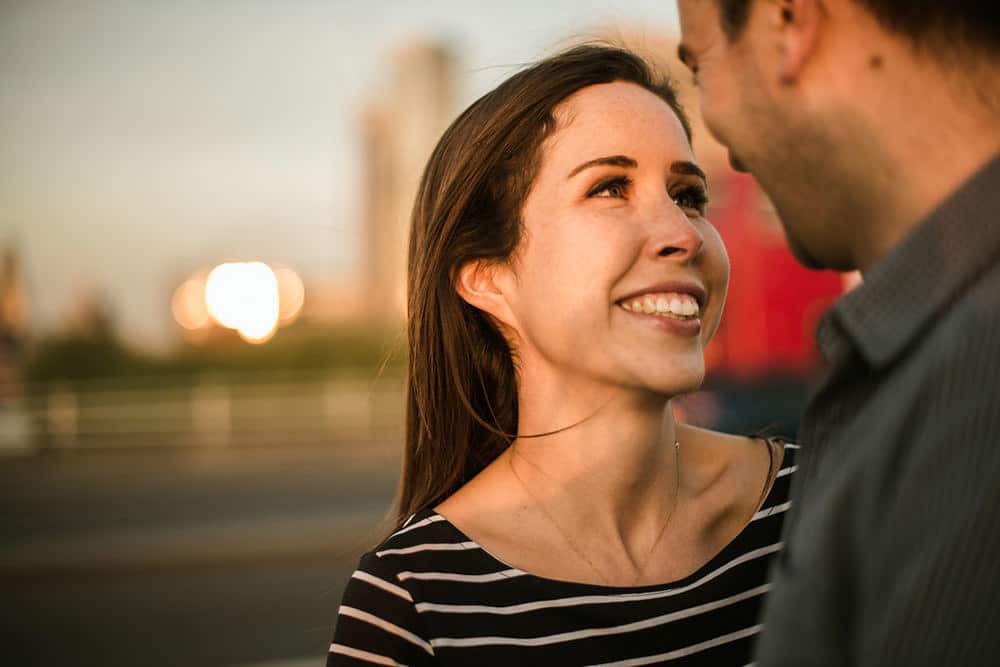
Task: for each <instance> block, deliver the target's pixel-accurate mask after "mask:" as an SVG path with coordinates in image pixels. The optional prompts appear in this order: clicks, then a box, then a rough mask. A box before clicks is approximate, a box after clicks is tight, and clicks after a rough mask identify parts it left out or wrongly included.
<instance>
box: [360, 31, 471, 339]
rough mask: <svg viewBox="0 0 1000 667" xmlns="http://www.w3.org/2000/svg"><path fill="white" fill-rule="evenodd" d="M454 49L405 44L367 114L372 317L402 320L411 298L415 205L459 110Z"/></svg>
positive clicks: (367, 259)
mask: <svg viewBox="0 0 1000 667" xmlns="http://www.w3.org/2000/svg"><path fill="white" fill-rule="evenodd" d="M453 70H454V56H453V54H452V52H451V50H450V49H449V48H448V47H446V46H445V45H444V44H441V43H428V42H418V43H412V44H409V45H407V46H405V47H403V48H401V49H399V50H398V51H397V52H396V53H395V54H394V57H393V60H392V74H391V78H390V81H389V85H388V86H387V87H386V88H385V89H384V90H383V91H381V94H380V95H379V96H378V97H377V98H376V99H375V100H374V101H373V102H372V103H371V105H370V106H369V108H368V109H367V111H366V112H365V114H364V117H363V126H364V127H363V131H364V143H365V146H364V152H365V160H366V164H365V173H366V176H365V185H364V188H365V192H364V223H363V224H364V229H365V250H364V253H365V264H364V272H365V273H364V278H363V282H364V284H365V290H364V293H365V295H366V300H367V302H366V305H367V310H368V315H369V317H372V318H374V319H378V320H399V319H401V318H402V317H403V315H404V313H405V306H406V244H407V236H408V232H409V220H410V211H411V209H412V207H413V201H414V199H415V198H416V193H417V186H418V184H419V181H420V176H421V174H422V173H423V168H424V165H425V164H426V162H427V159H428V158H429V157H430V154H431V151H432V150H433V149H434V145H435V144H436V143H437V140H438V138H439V137H440V136H441V133H442V132H443V131H444V129H445V128H446V127H447V125H448V122H449V121H450V120H451V117H452V113H453V111H454V103H453V98H454V93H453V89H454V71H453Z"/></svg>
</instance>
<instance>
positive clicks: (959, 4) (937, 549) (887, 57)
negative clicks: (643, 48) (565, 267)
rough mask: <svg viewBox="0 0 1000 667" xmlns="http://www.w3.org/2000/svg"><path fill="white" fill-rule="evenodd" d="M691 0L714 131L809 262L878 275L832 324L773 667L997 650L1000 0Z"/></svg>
mask: <svg viewBox="0 0 1000 667" xmlns="http://www.w3.org/2000/svg"><path fill="white" fill-rule="evenodd" d="M679 6H680V17H681V31H682V35H683V41H682V44H681V47H680V55H681V58H682V60H683V61H684V62H685V63H686V64H687V65H688V67H689V68H690V69H691V70H692V71H693V72H694V74H695V77H696V80H697V82H698V85H699V87H700V89H701V94H702V111H703V113H704V116H705V121H706V123H707V125H708V127H709V129H710V131H711V132H712V133H713V134H714V135H715V136H716V137H717V138H718V139H719V140H720V141H722V143H723V144H725V145H726V146H727V147H728V149H729V151H730V156H731V160H732V162H733V164H734V166H737V168H744V169H746V170H748V171H750V172H752V173H753V174H754V175H755V176H756V178H757V179H758V181H759V182H760V183H761V185H762V186H763V188H764V189H765V190H766V191H767V192H768V194H769V195H770V196H771V199H772V201H773V202H774V205H775V208H776V209H777V211H778V214H779V216H780V218H781V220H782V223H783V225H784V227H785V231H786V234H787V237H788V241H789V244H790V246H791V247H792V250H793V252H794V253H795V255H796V256H797V257H798V258H799V259H800V260H801V261H802V262H803V263H804V264H806V265H808V266H810V267H815V268H829V269H835V270H840V271H849V270H854V269H858V270H860V271H861V272H862V274H863V276H864V282H863V284H862V285H861V286H860V287H858V288H857V289H856V290H854V291H853V292H851V293H849V294H847V295H846V296H844V297H843V298H841V300H840V301H839V302H838V303H837V304H836V305H835V306H834V307H833V308H832V309H831V311H830V312H829V313H827V315H826V316H825V317H824V319H823V321H822V323H821V325H820V327H819V330H818V333H817V336H818V342H819V345H820V348H821V350H822V352H823V354H824V356H825V358H826V359H827V361H828V370H827V372H826V375H825V377H824V379H823V381H822V383H821V384H820V386H819V388H818V390H817V391H816V393H815V394H814V396H813V398H812V400H811V402H810V405H809V407H808V409H807V412H806V415H805V418H804V420H803V425H802V429H801V431H800V434H799V440H800V441H801V443H802V446H803V450H802V456H803V458H802V462H801V465H800V468H801V470H800V472H799V473H798V475H799V479H798V481H797V487H796V488H795V490H794V496H793V508H792V510H791V512H792V514H791V516H790V517H789V519H788V522H787V523H786V533H785V550H784V552H783V555H782V558H781V559H780V562H779V564H778V566H777V567H776V569H775V572H774V588H773V590H772V592H771V594H770V596H769V599H768V602H767V604H766V611H765V615H764V621H763V623H764V631H763V634H762V636H761V638H760V641H759V644H758V647H757V649H758V660H757V665H758V666H759V667H766V666H771V665H795V666H796V667H800V666H804V665H848V664H850V665H949V666H951V665H986V664H998V661H1000V9H997V6H996V4H995V3H993V2H988V1H982V2H976V1H972V0H948V1H947V2H945V1H943V0H679ZM762 306H766V304H762Z"/></svg>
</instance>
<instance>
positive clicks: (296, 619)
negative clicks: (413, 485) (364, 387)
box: [0, 443, 398, 667]
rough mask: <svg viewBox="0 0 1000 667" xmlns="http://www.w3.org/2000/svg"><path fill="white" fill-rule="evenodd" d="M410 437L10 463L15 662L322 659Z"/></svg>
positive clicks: (1, 503)
mask: <svg viewBox="0 0 1000 667" xmlns="http://www.w3.org/2000/svg"><path fill="white" fill-rule="evenodd" d="M397 473H398V445H397V444H395V443H377V444H369V443H366V444H365V445H363V446H348V445H344V444H338V445H331V446H329V447H311V448H302V447H299V448H295V449H284V448H281V447H266V448H263V447H257V448H239V447H230V448H217V449H192V450H177V449H173V450H146V451H106V452H99V451H97V452H94V451H89V452H85V453H76V454H74V453H72V452H69V453H64V452H60V453H57V454H56V453H53V454H47V455H40V456H35V457H31V458H21V459H8V460H2V461H0V517H2V521H0V586H2V588H3V590H4V598H5V604H4V605H3V611H2V612H0V627H3V628H4V630H5V632H4V635H5V637H4V644H5V650H4V654H5V660H4V662H5V664H17V665H35V664H38V665H42V664H45V665H51V664H67V665H70V664H71V665H103V666H108V667H114V666H115V665H139V664H141V665H154V666H155V665H164V666H166V665H188V666H194V667H196V666H198V665H205V666H208V665H213V666H228V665H247V666H250V665H253V667H302V666H304V665H307V664H316V665H321V664H322V662H323V659H324V656H325V652H326V648H327V646H328V644H329V639H330V633H331V630H332V624H333V619H334V617H335V614H336V609H337V605H338V604H339V599H340V595H341V591H342V588H343V585H344V583H345V582H346V578H347V577H348V576H349V575H350V572H351V570H352V569H353V567H354V565H355V564H356V562H357V557H358V555H359V554H360V553H361V552H362V551H364V550H365V549H367V548H369V547H370V546H371V545H373V544H374V543H376V542H377V541H378V539H379V537H380V532H379V531H380V527H379V524H380V522H381V521H382V519H383V518H384V517H385V515H386V512H387V511H388V509H389V505H390V503H391V498H392V494H393V491H394V489H395V483H396V478H397Z"/></svg>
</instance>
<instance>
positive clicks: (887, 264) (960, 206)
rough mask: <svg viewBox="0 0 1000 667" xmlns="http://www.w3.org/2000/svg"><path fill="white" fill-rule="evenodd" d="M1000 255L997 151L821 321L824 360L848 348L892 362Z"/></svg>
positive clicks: (875, 363)
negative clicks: (991, 158)
mask: <svg viewBox="0 0 1000 667" xmlns="http://www.w3.org/2000/svg"><path fill="white" fill-rule="evenodd" d="M998 257H1000V155H998V156H996V157H994V158H993V160H992V161H990V162H989V163H987V164H986V166H984V167H983V168H982V169H981V170H980V171H979V172H978V173H976V175H975V176H973V177H972V178H971V179H970V180H969V181H967V182H966V183H965V184H964V185H963V186H962V187H961V188H959V190H958V191H956V192H955V193H954V194H952V195H951V196H950V197H948V199H946V200H945V201H944V202H943V203H942V204H941V205H940V206H939V207H938V208H937V209H936V210H935V211H934V212H933V213H931V214H930V216H928V218H927V219H926V220H924V221H923V222H922V223H920V224H919V225H918V226H917V227H916V228H914V229H913V230H912V231H911V232H910V233H909V234H907V236H906V237H904V239H903V240H902V241H901V242H900V243H899V244H898V245H897V246H896V247H895V248H894V249H893V250H892V251H890V253H889V254H888V255H887V256H886V257H885V258H883V259H882V261H880V262H878V263H877V264H876V265H875V267H874V268H873V269H872V270H871V271H869V272H868V273H867V274H866V276H865V280H864V282H863V283H862V284H861V285H859V286H858V287H857V288H855V289H854V290H853V291H852V292H849V293H848V294H846V295H844V296H843V297H841V298H840V300H838V301H837V303H836V304H835V305H834V307H833V308H832V309H831V310H830V312H828V313H827V315H826V316H825V317H824V318H823V321H822V322H821V323H820V327H819V330H818V332H817V341H818V343H819V346H820V348H821V350H822V352H823V354H824V356H826V357H827V359H828V360H830V361H835V360H836V359H838V358H840V357H841V356H842V354H844V352H845V351H846V349H847V348H848V347H853V348H854V349H857V350H858V351H859V352H860V353H861V356H862V357H864V359H865V361H867V362H868V364H869V365H870V366H872V367H875V368H879V367H882V366H885V365H886V364H888V363H890V362H892V361H893V360H894V359H895V358H896V357H897V356H898V355H899V354H900V353H901V352H902V351H903V349H904V348H905V347H906V346H907V345H908V344H909V343H910V342H911V341H912V340H913V339H914V338H915V337H916V336H917V335H918V334H919V333H920V332H921V331H923V330H924V328H925V327H927V326H928V325H929V324H930V323H931V320H932V318H933V317H934V316H935V315H936V314H937V313H939V312H940V311H942V310H944V309H945V308H946V307H947V306H948V305H949V304H950V303H951V302H952V301H953V300H955V299H956V298H957V297H958V296H959V295H960V294H961V293H962V292H963V291H964V290H965V289H966V288H967V287H968V286H969V285H970V284H972V283H973V282H975V280H976V279H977V278H978V277H979V276H981V275H982V273H983V272H984V271H985V270H986V269H987V268H988V267H989V266H990V265H991V264H992V263H994V262H995V261H996V260H997V258H998Z"/></svg>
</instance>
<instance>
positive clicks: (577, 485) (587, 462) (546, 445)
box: [507, 391, 681, 545]
mask: <svg viewBox="0 0 1000 667" xmlns="http://www.w3.org/2000/svg"><path fill="white" fill-rule="evenodd" d="M601 393H604V396H601V395H600V394H601ZM669 408H670V402H669V400H667V399H665V398H663V397H652V396H648V395H646V396H641V395H637V394H625V393H615V394H613V395H611V396H610V398H609V396H608V392H597V391H595V392H592V393H591V395H590V396H584V395H576V396H572V395H569V396H563V397H562V398H561V400H559V401H552V400H549V401H544V402H540V401H538V400H537V397H530V396H521V397H520V403H519V423H518V434H519V435H520V436H521V437H518V439H517V440H516V441H515V442H514V444H513V446H512V447H511V448H510V450H509V451H508V452H507V456H509V457H511V463H512V465H514V466H516V470H517V475H518V476H519V477H520V478H521V480H522V482H523V483H524V484H525V485H527V486H530V488H531V491H532V494H533V495H534V496H535V497H536V498H538V500H539V501H540V502H544V503H547V504H548V505H549V507H548V508H547V509H548V510H550V511H555V512H558V516H560V517H562V519H563V520H564V521H565V522H566V523H567V526H566V528H567V529H569V530H576V529H578V528H580V527H583V526H586V528H587V530H588V531H597V532H598V533H600V534H601V535H605V536H607V537H608V538H609V539H610V538H617V539H620V540H621V541H622V543H623V544H626V545H628V544H635V543H636V542H638V543H642V542H643V541H645V539H646V537H648V536H647V535H646V533H648V532H649V531H650V530H657V529H658V528H659V527H660V526H661V525H662V523H663V521H665V520H666V517H667V516H669V514H670V513H671V512H672V511H673V507H672V504H673V499H675V498H676V497H677V494H678V493H679V488H678V487H679V486H680V479H681V476H680V470H679V469H678V465H677V464H678V461H679V458H678V455H677V454H676V453H675V451H674V442H675V439H676V436H675V425H674V421H673V416H672V414H671V411H670V409H669ZM538 434H548V435H541V436H540V437H527V436H532V435H538ZM665 499H666V501H665Z"/></svg>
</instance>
